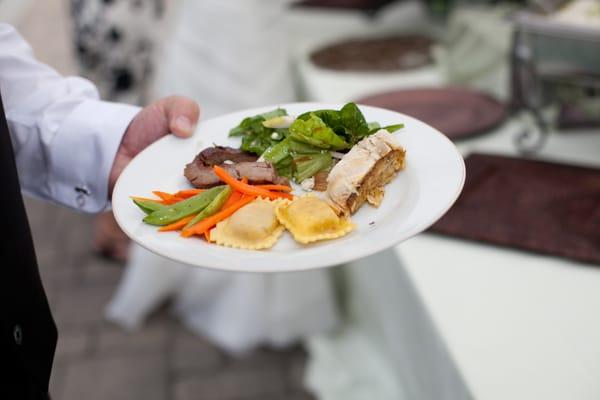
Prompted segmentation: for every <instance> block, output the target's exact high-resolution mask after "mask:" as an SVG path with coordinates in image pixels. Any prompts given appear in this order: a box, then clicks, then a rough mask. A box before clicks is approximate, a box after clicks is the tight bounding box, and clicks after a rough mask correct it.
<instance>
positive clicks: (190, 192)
mask: <svg viewBox="0 0 600 400" xmlns="http://www.w3.org/2000/svg"><path fill="white" fill-rule="evenodd" d="M205 190H206V189H185V190H180V191H179V192H177V193H175V194H174V196H175V197H180V198H182V199H189V198H190V197H193V196H195V195H197V194H198V193H202V192H204V191H205Z"/></svg>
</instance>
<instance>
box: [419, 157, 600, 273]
mask: <svg viewBox="0 0 600 400" xmlns="http://www.w3.org/2000/svg"><path fill="white" fill-rule="evenodd" d="M466 166H467V179H466V183H465V187H464V190H463V193H462V194H461V196H460V198H459V199H458V201H457V202H456V204H455V205H454V206H453V207H452V208H451V209H450V211H449V212H448V213H447V214H446V215H445V216H444V217H443V218H442V219H441V220H439V221H438V222H437V223H436V224H435V225H434V226H433V227H432V228H431V231H433V232H437V233H441V234H445V235H450V236H456V237H461V238H465V239H471V240H476V241H483V242H488V243H492V244H497V245H501V246H508V247H512V248H517V249H522V250H529V251H534V252H538V253H543V254H549V255H555V256H560V257H565V258H570V259H573V260H578V261H583V262H588V263H593V264H599V265H600V169H593V168H584V167H576V166H571V165H564V164H557V163H551V162H543V161H533V160H526V159H519V158H511V157H502V156H495V155H484V154H472V155H470V156H469V157H468V158H467V159H466Z"/></svg>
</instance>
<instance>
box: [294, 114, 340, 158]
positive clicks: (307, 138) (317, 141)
mask: <svg viewBox="0 0 600 400" xmlns="http://www.w3.org/2000/svg"><path fill="white" fill-rule="evenodd" d="M288 137H290V138H292V139H294V140H296V141H298V142H301V143H306V144H309V145H311V146H314V147H318V148H320V149H325V150H346V149H349V148H350V147H351V146H350V144H348V143H347V142H346V141H345V140H344V139H343V138H342V137H340V136H338V135H337V134H336V133H335V132H334V131H333V129H331V128H330V127H328V126H327V125H326V124H325V122H323V120H322V119H321V118H319V117H317V116H316V115H315V114H312V115H311V116H310V117H309V118H308V119H306V120H303V119H299V118H298V119H296V120H295V121H294V122H293V123H292V125H291V126H290V128H289V134H288Z"/></svg>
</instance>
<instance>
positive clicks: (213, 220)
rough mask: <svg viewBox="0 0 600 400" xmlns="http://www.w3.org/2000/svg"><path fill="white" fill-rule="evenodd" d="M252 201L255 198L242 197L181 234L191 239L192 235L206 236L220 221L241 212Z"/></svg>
mask: <svg viewBox="0 0 600 400" xmlns="http://www.w3.org/2000/svg"><path fill="white" fill-rule="evenodd" d="M252 200H254V197H253V196H244V197H242V198H241V199H239V200H238V201H237V202H236V203H234V204H232V205H230V206H229V207H227V208H225V209H223V210H221V211H219V212H218V213H216V214H214V215H212V216H210V217H208V218H205V219H203V220H202V221H200V222H198V223H197V224H196V225H194V226H192V227H191V228H189V229H185V230H183V231H182V232H181V236H183V237H190V236H192V235H202V234H204V232H206V231H207V230H209V229H210V228H212V227H213V226H215V225H216V224H217V222H220V221H222V220H224V219H225V218H227V217H229V216H230V215H231V214H233V213H234V212H236V211H237V210H239V209H240V208H242V207H243V206H245V205H246V204H248V203H250V202H251V201H252Z"/></svg>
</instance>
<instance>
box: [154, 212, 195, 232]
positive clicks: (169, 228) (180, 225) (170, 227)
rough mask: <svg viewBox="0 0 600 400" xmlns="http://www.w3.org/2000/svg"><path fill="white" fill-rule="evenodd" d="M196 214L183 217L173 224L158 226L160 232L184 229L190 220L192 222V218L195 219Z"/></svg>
mask: <svg viewBox="0 0 600 400" xmlns="http://www.w3.org/2000/svg"><path fill="white" fill-rule="evenodd" d="M195 216H196V214H193V215H190V216H187V217H185V218H182V219H180V220H179V221H176V222H173V223H172V224H169V225H165V226H161V227H160V228H158V231H159V232H169V231H178V230H180V229H182V228H183V227H184V226H186V225H187V223H188V222H190V221H191V220H192V219H194V217H195Z"/></svg>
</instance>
